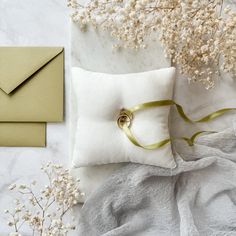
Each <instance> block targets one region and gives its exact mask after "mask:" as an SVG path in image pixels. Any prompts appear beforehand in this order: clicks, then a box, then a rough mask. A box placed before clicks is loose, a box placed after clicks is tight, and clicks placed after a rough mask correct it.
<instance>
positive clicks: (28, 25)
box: [0, 0, 70, 236]
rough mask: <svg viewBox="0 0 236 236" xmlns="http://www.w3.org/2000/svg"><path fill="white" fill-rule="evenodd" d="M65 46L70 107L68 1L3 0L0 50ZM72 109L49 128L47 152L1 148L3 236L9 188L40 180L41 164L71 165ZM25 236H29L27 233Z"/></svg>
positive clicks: (0, 226)
mask: <svg viewBox="0 0 236 236" xmlns="http://www.w3.org/2000/svg"><path fill="white" fill-rule="evenodd" d="M31 45H32V46H64V47H65V68H66V73H65V83H66V104H68V102H67V101H68V96H69V93H68V91H69V67H70V33H69V17H68V9H67V6H66V0H0V46H31ZM68 109H69V108H68V106H67V105H66V116H65V122H64V123H60V124H49V125H48V127H47V148H4V147H0V235H1V236H5V235H8V233H9V232H10V228H9V227H7V226H6V216H5V214H4V213H3V211H4V209H5V208H7V207H13V206H12V204H11V201H12V198H13V196H12V195H9V191H8V186H9V185H10V184H11V183H12V182H14V181H16V180H18V181H19V182H25V181H27V180H31V179H33V178H35V179H40V178H41V174H40V166H41V163H47V162H48V161H54V162H56V163H62V164H66V165H67V164H68V158H69V145H68V143H69V138H68V137H69V134H68V130H69V129H68V115H67V114H68ZM23 235H24V236H26V235H29V234H27V232H24V234H23Z"/></svg>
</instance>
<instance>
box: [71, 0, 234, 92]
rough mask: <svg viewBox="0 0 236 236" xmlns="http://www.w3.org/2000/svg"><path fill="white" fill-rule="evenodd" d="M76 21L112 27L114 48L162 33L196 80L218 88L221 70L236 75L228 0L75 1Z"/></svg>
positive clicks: (171, 53)
mask: <svg viewBox="0 0 236 236" xmlns="http://www.w3.org/2000/svg"><path fill="white" fill-rule="evenodd" d="M68 6H69V7H71V8H72V9H73V13H72V19H73V20H74V21H76V22H79V24H80V26H81V29H82V30H85V29H86V26H87V25H92V26H93V27H95V28H97V27H99V28H101V29H102V30H106V31H109V32H110V34H111V36H112V37H114V38H115V39H116V40H117V42H116V43H115V44H114V48H120V47H124V48H133V49H140V48H146V47H147V46H148V36H149V35H151V34H152V35H154V36H155V35H156V37H159V40H160V41H161V43H162V44H163V46H164V49H165V54H166V56H167V57H168V58H170V59H171V61H172V63H173V64H176V65H177V66H178V67H179V69H180V72H181V73H182V74H184V75H186V76H187V77H188V78H189V80H190V81H194V82H201V83H203V84H204V85H205V87H206V88H207V89H209V88H211V87H213V86H214V83H215V81H216V80H217V79H218V78H219V77H220V75H221V71H224V72H227V73H229V74H231V75H232V76H233V77H235V76H236V13H235V11H233V10H232V9H230V8H229V7H224V1H223V0H90V2H89V3H88V4H87V5H85V6H83V5H81V4H79V3H78V1H77V0H69V1H68Z"/></svg>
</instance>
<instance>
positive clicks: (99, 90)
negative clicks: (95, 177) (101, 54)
mask: <svg viewBox="0 0 236 236" xmlns="http://www.w3.org/2000/svg"><path fill="white" fill-rule="evenodd" d="M174 80H175V68H173V67H171V68H165V69H160V70H155V71H148V72H142V73H130V74H120V75H112V74H105V73H95V72H89V71H85V70H83V69H80V68H78V67H73V68H72V87H73V90H74V93H75V94H76V98H77V111H78V121H77V128H76V139H75V145H74V150H73V163H74V165H75V166H76V167H82V166H93V165H101V164H108V163H122V162H134V163H140V164H148V165H155V166H161V167H165V168H174V167H175V166H176V164H175V160H174V158H173V155H172V150H171V145H170V143H168V144H166V145H165V146H163V147H161V148H158V149H155V150H145V149H143V148H140V147H137V146H135V145H134V144H133V143H131V141H130V140H129V139H128V138H127V137H126V135H125V134H124V131H122V130H121V129H120V128H119V127H118V125H117V117H118V115H119V112H120V110H121V109H122V108H130V107H133V106H135V105H138V104H142V103H145V102H151V101H156V100H168V99H172V96H173V85H174ZM169 111H170V107H169V106H165V107H155V108H149V109H145V110H142V111H139V112H136V113H135V114H134V119H133V122H132V127H131V130H132V132H133V134H134V135H135V137H136V138H137V140H139V141H140V142H141V143H142V144H151V143H155V142H158V141H161V140H164V139H168V138H169V136H170V135H169V128H168V120H169V119H168V118H169Z"/></svg>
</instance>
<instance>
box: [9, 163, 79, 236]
mask: <svg viewBox="0 0 236 236" xmlns="http://www.w3.org/2000/svg"><path fill="white" fill-rule="evenodd" d="M41 170H42V171H43V173H45V174H46V176H47V179H48V185H46V186H45V187H44V188H43V189H42V190H41V191H38V187H39V186H38V183H37V181H35V180H34V181H32V182H31V184H30V185H25V184H20V185H16V184H13V185H12V186H10V187H9V190H11V191H13V190H17V191H18V192H19V194H20V195H22V196H23V197H27V198H24V199H22V200H20V199H16V200H15V209H14V210H13V211H10V210H5V213H6V214H8V215H9V216H10V217H11V219H10V220H9V222H8V225H9V226H10V227H13V228H14V230H15V232H14V233H11V234H10V236H21V234H20V229H21V227H22V226H23V225H24V226H25V225H26V224H27V226H28V227H29V228H30V229H32V235H35V236H36V235H38V236H66V235H67V234H68V232H69V231H71V230H74V229H75V225H73V224H71V223H65V221H66V219H68V216H67V218H66V219H65V216H66V215H67V213H68V212H69V211H70V210H71V209H72V207H73V206H74V205H76V204H77V203H78V200H79V198H80V197H81V195H83V194H82V193H81V192H80V191H79V189H78V182H79V181H78V180H74V179H73V177H72V176H71V175H70V173H69V170H68V169H64V168H63V167H62V166H61V165H54V164H52V163H48V164H47V165H45V166H43V167H42V168H41ZM72 221H74V219H72V220H71V222H72Z"/></svg>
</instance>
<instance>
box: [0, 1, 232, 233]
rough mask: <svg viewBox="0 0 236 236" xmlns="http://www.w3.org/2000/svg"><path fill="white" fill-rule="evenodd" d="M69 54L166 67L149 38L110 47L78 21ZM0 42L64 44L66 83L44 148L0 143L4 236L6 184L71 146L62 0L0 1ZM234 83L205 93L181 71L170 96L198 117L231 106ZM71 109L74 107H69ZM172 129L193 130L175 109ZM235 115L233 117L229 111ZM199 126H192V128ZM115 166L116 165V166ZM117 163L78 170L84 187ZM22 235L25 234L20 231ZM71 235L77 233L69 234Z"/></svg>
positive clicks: (96, 66)
mask: <svg viewBox="0 0 236 236" xmlns="http://www.w3.org/2000/svg"><path fill="white" fill-rule="evenodd" d="M84 1H86V0H84ZM72 31H73V34H72V37H73V40H72V41H73V42H72V55H73V63H72V64H73V65H77V66H81V67H83V68H85V69H88V70H93V71H100V72H109V73H128V72H138V71H146V70H149V69H157V68H160V67H167V66H169V62H168V61H167V60H165V59H164V57H163V52H162V49H161V47H160V46H159V45H158V44H156V43H152V44H151V45H150V47H149V48H148V49H147V50H142V51H139V52H134V51H121V52H118V53H116V52H114V51H112V49H111V45H112V42H111V38H110V37H109V35H107V34H103V33H101V32H94V31H92V30H91V31H88V32H87V33H81V32H80V31H79V29H78V25H76V24H72ZM0 45H1V46H5V45H7V46H11V45H12V46H13V45H14V46H15V45H26V46H30V45H35V46H46V45H48V46H51V45H55V46H64V47H65V68H66V74H65V75H66V76H65V84H66V94H65V95H66V102H65V104H66V112H65V114H66V115H65V122H64V123H62V124H49V125H48V129H47V148H0V167H1V168H0V235H1V236H6V235H8V233H9V228H8V227H7V226H6V224H5V221H6V216H5V215H4V214H3V211H4V209H5V208H6V207H7V206H10V205H11V200H12V198H13V196H12V195H9V191H8V186H9V185H10V184H11V183H13V182H15V181H19V182H24V181H25V180H26V181H27V180H30V179H32V178H36V179H39V178H40V177H41V175H40V165H41V163H45V162H48V161H54V162H60V163H62V164H65V165H69V163H70V149H71V147H73V146H72V145H73V142H71V145H70V142H69V139H70V138H72V140H73V135H71V134H70V131H69V130H70V128H69V126H70V125H69V120H72V123H71V128H72V129H71V130H73V126H74V125H75V121H76V112H75V110H74V109H72V110H71V111H72V112H71V114H73V117H72V118H71V119H70V116H71V115H70V112H69V110H70V72H69V68H70V65H71V60H70V49H71V46H70V22H69V17H68V10H67V7H66V1H65V0H50V1H49V0H40V1H39V0H0ZM235 94H236V84H235V82H234V81H231V80H228V81H227V83H219V84H218V86H217V88H216V89H215V90H214V91H210V92H207V91H205V90H204V89H202V87H200V86H199V85H196V84H192V85H189V84H188V83H187V81H186V79H183V78H182V76H179V75H178V76H177V81H176V86H175V99H176V101H178V102H180V103H181V104H182V105H184V107H185V108H186V111H187V112H188V113H189V114H194V115H195V116H196V117H198V116H199V115H201V114H205V113H206V111H207V110H208V109H215V108H217V107H222V106H226V105H227V106H235V104H236V95H235ZM72 108H73V106H72ZM171 117H172V118H171V133H172V134H174V135H179V134H182V135H183V134H185V135H190V134H191V133H192V131H193V130H192V129H190V128H188V127H186V125H185V124H183V123H180V122H182V121H181V119H179V117H178V115H177V114H176V112H175V110H174V109H173V111H172V116H171ZM234 117H235V116H234ZM232 120H233V119H232V116H226V117H225V119H224V120H221V121H220V122H218V123H216V124H214V123H213V124H211V125H212V126H214V127H215V126H216V125H217V128H218V129H223V128H225V127H226V126H227V125H228V124H231V123H232ZM198 128H199V129H200V128H202V127H199V126H197V127H195V129H198ZM119 167H120V166H119ZM119 167H118V166H109V168H108V167H107V166H101V167H99V168H94V167H91V168H88V169H82V170H81V171H80V175H81V176H85V180H86V181H85V182H84V185H83V186H84V188H85V189H86V191H87V192H88V193H91V192H92V191H93V190H94V189H96V188H97V187H98V186H99V184H101V182H102V181H103V179H104V178H106V177H107V176H108V175H110V174H111V173H112V172H113V171H114V169H117V168H119ZM23 235H24V236H27V235H29V234H28V232H24V234H23ZM74 235H76V233H75V234H74Z"/></svg>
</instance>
